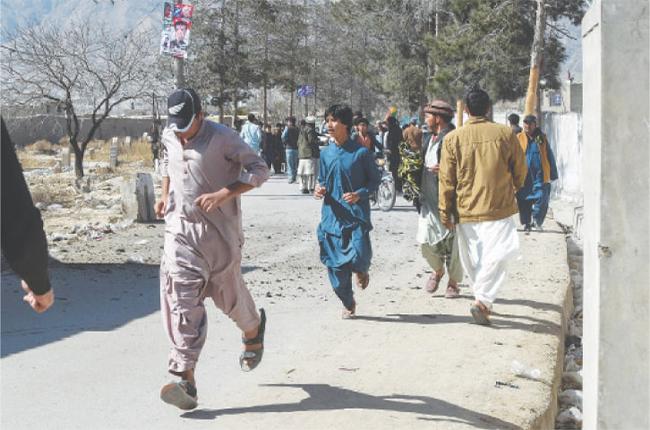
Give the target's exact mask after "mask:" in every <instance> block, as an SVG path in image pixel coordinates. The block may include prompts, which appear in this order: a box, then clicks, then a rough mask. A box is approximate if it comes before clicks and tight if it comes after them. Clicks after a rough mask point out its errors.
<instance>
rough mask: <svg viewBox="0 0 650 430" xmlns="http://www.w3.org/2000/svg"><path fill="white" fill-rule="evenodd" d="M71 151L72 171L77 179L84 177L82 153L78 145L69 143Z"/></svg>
mask: <svg viewBox="0 0 650 430" xmlns="http://www.w3.org/2000/svg"><path fill="white" fill-rule="evenodd" d="M70 146H71V147H72V151H73V152H74V173H75V176H76V177H77V179H82V178H83V177H84V153H83V151H82V150H81V148H79V145H73V144H72V142H71V143H70Z"/></svg>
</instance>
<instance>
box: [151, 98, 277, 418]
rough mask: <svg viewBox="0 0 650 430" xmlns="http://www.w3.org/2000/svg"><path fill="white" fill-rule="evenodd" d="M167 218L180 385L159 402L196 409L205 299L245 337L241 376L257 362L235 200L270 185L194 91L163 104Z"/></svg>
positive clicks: (167, 300) (169, 319) (168, 314)
mask: <svg viewBox="0 0 650 430" xmlns="http://www.w3.org/2000/svg"><path fill="white" fill-rule="evenodd" d="M162 144H163V146H164V149H165V151H164V158H163V165H162V171H161V174H162V177H163V182H162V193H161V198H160V200H159V201H158V202H157V203H156V208H155V209H156V214H157V215H158V216H159V217H163V216H164V218H165V224H166V226H165V245H164V253H163V257H162V262H161V265H160V286H161V311H162V316H163V322H164V325H165V330H166V332H167V334H168V336H169V339H170V341H171V343H172V348H171V351H170V356H169V372H170V373H172V374H173V375H176V376H179V377H180V378H181V381H180V382H173V383H170V384H167V385H165V386H164V387H163V389H162V391H161V398H162V400H163V401H165V402H167V403H170V404H172V405H174V406H177V407H179V408H181V409H193V408H195V407H196V406H197V395H196V381H195V378H194V370H195V367H196V364H197V362H198V360H199V355H200V353H201V349H202V348H203V345H204V343H205V340H206V335H207V315H206V310H205V307H204V303H203V302H204V299H205V298H208V297H209V298H211V299H212V300H213V301H214V303H215V305H216V306H217V307H218V308H219V309H221V310H222V311H223V312H224V313H225V314H226V315H228V316H229V317H230V318H231V319H232V320H233V321H234V322H235V323H236V324H237V326H238V327H239V328H240V329H241V330H242V332H243V336H242V340H243V343H244V351H243V352H242V355H241V357H240V365H241V368H242V370H244V371H250V370H252V369H254V368H255V367H256V366H257V364H259V362H260V360H261V359H262V353H263V351H264V348H263V346H264V345H263V340H264V329H265V322H266V318H265V314H264V310H263V309H261V310H260V313H259V314H258V312H257V310H256V309H255V302H254V301H253V298H252V297H251V294H250V292H249V291H248V288H247V287H246V284H245V283H244V278H243V276H242V272H241V258H242V257H241V249H242V246H243V245H244V235H243V230H242V215H241V202H240V197H239V196H240V195H241V194H242V193H245V192H247V191H249V190H251V189H253V188H254V187H259V186H260V185H262V184H263V183H264V182H265V181H266V180H267V179H268V177H269V169H268V167H267V166H266V163H265V162H264V160H263V159H262V158H261V157H259V156H258V155H257V154H255V152H254V151H253V149H252V148H251V147H250V146H249V145H247V144H246V142H244V141H243V140H242V139H241V138H240V137H239V136H238V135H237V133H236V132H235V131H233V130H231V129H230V128H228V127H226V126H224V125H221V124H216V123H213V122H211V121H207V120H204V119H203V110H202V109H201V103H200V99H199V97H198V95H197V94H196V92H195V91H194V90H192V89H180V90H177V91H175V92H174V93H173V94H172V95H171V96H170V97H169V100H168V119H167V127H166V128H165V130H164V132H163V136H162Z"/></svg>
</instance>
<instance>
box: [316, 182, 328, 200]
mask: <svg viewBox="0 0 650 430" xmlns="http://www.w3.org/2000/svg"><path fill="white" fill-rule="evenodd" d="M325 194H327V188H325V187H323V186H322V185H316V188H315V189H314V198H315V199H317V200H318V199H322V198H323V197H325Z"/></svg>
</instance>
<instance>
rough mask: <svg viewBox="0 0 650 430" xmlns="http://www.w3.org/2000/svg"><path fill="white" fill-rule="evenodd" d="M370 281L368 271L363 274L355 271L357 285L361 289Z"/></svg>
mask: <svg viewBox="0 0 650 430" xmlns="http://www.w3.org/2000/svg"><path fill="white" fill-rule="evenodd" d="M369 283H370V273H368V272H366V273H364V274H360V273H357V286H358V287H359V288H361V289H362V290H365V289H366V288H367V287H368V284H369Z"/></svg>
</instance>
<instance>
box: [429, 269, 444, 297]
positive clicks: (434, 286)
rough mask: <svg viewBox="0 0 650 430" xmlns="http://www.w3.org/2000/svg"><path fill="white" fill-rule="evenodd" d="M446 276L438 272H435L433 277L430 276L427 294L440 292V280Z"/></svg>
mask: <svg viewBox="0 0 650 430" xmlns="http://www.w3.org/2000/svg"><path fill="white" fill-rule="evenodd" d="M443 276H445V274H444V273H443V274H438V273H437V272H433V273H432V274H431V276H429V280H428V281H427V286H426V290H427V293H431V294H433V293H435V292H436V291H438V287H439V286H440V280H441V279H442V277H443Z"/></svg>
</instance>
